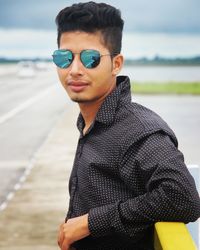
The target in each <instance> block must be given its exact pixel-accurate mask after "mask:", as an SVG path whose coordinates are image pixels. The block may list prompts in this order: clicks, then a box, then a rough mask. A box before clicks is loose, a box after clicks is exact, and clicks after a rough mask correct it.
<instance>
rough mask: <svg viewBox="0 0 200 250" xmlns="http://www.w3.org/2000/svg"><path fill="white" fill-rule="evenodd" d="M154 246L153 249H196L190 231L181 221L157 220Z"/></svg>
mask: <svg viewBox="0 0 200 250" xmlns="http://www.w3.org/2000/svg"><path fill="white" fill-rule="evenodd" d="M154 248H155V250H197V246H196V245H195V242H194V240H193V239H192V236H191V235H190V232H189V231H188V229H187V227H186V225H185V224H184V223H181V222H157V223H156V224H155V233H154Z"/></svg>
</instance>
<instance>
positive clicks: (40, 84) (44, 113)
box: [0, 67, 68, 203]
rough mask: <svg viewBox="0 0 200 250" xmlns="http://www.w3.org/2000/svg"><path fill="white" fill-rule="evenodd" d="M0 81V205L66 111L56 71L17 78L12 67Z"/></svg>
mask: <svg viewBox="0 0 200 250" xmlns="http://www.w3.org/2000/svg"><path fill="white" fill-rule="evenodd" d="M8 72H9V75H8V74H4V75H2V76H1V77H0V183H1V189H0V203H1V202H2V201H3V200H4V198H5V196H6V194H7V193H8V192H9V191H10V189H12V188H13V186H14V184H15V182H16V181H17V180H18V179H19V177H20V175H21V174H22V172H23V171H24V168H25V167H26V166H27V165H28V164H29V162H30V160H31V159H32V158H33V156H34V154H35V153H36V152H37V150H38V148H39V147H40V146H41V145H42V143H43V141H44V140H45V138H46V136H47V134H48V133H49V131H50V130H51V128H53V126H54V124H55V122H56V121H57V119H58V118H59V117H60V115H61V114H62V113H63V112H64V110H65V109H66V105H67V102H68V99H67V98H66V94H65V92H64V91H63V89H62V87H61V86H60V85H59V83H58V80H57V76H56V73H55V71H52V69H50V70H47V71H37V72H36V76H35V77H34V78H18V77H17V76H16V74H15V71H14V69H13V67H10V71H8Z"/></svg>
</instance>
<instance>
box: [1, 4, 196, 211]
mask: <svg viewBox="0 0 200 250" xmlns="http://www.w3.org/2000/svg"><path fill="white" fill-rule="evenodd" d="M77 2H79V1H70V0H59V1H56V0H34V1H33V0H29V1H27V0H17V1H15V0H0V182H1V188H0V208H1V210H3V209H4V208H5V206H4V205H5V204H4V201H5V200H6V199H7V197H8V194H9V193H10V192H11V191H12V189H13V186H14V185H15V184H16V183H17V182H18V180H19V178H20V177H21V176H22V174H23V173H24V170H25V169H26V167H27V165H29V164H30V162H31V161H32V159H34V157H35V155H36V154H37V152H38V151H39V149H40V147H41V145H42V144H43V143H44V141H45V139H46V138H47V135H48V134H49V132H50V131H51V130H52V129H53V128H54V127H55V124H56V122H57V121H58V119H59V118H60V117H61V116H62V114H63V113H64V112H65V111H66V110H67V109H68V107H69V105H70V104H69V103H70V101H69V100H68V97H67V95H66V94H65V92H64V90H63V89H62V87H61V86H60V83H59V81H58V78H57V75H56V68H55V67H54V65H53V64H52V62H51V55H52V52H53V51H54V50H55V49H56V48H57V44H56V38H57V37H56V35H57V34H56V25H55V21H54V20H55V17H56V15H57V13H58V12H59V11H60V10H61V9H62V8H64V7H66V6H68V5H71V4H73V3H77ZM82 2H86V1H82ZM96 2H102V1H96ZM105 2H106V3H108V4H111V5H114V6H116V7H117V8H119V9H120V10H121V12H122V17H123V19H124V21H125V27H124V36H123V47H122V53H123V54H124V56H125V59H126V60H125V65H124V68H123V70H122V72H121V74H125V75H128V76H129V77H130V78H131V82H132V90H133V101H136V102H139V103H141V104H143V105H145V106H147V107H149V108H151V109H153V110H154V111H156V112H157V113H158V114H160V115H161V116H162V117H163V118H164V119H165V120H166V121H167V123H168V124H169V125H170V127H171V128H172V129H173V130H174V131H175V133H176V135H177V137H178V140H179V148H180V150H181V151H182V152H183V153H184V155H185V162H186V164H187V165H193V168H195V169H196V166H197V165H200V153H199V148H200V133H199V128H200V15H199V13H200V1H199V0H168V1H165V0H151V1H148V0H126V1H122V0H110V1H109V0H107V1H105ZM69 121H70V117H69ZM195 171H196V170H195ZM195 173H196V174H195V175H196V177H195V178H196V182H197V183H198V177H197V172H195ZM198 188H199V186H198ZM1 204H4V205H3V206H1Z"/></svg>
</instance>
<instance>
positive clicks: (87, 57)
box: [81, 50, 101, 69]
mask: <svg viewBox="0 0 200 250" xmlns="http://www.w3.org/2000/svg"><path fill="white" fill-rule="evenodd" d="M100 58H101V56H100V54H99V52H98V51H96V50H83V51H82V52H81V62H82V63H83V65H84V66H85V67H86V68H88V69H92V68H95V67H97V65H99V63H100Z"/></svg>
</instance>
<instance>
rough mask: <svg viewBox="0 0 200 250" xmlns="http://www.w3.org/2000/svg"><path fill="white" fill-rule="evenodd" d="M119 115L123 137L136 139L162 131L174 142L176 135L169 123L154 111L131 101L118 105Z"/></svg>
mask: <svg viewBox="0 0 200 250" xmlns="http://www.w3.org/2000/svg"><path fill="white" fill-rule="evenodd" d="M118 115H119V117H121V119H119V120H120V123H121V124H122V128H123V129H122V130H123V134H124V138H127V139H131V140H133V139H134V140H138V139H140V138H142V137H145V136H147V135H150V134H153V133H156V132H162V133H166V134H168V135H169V136H170V137H171V138H172V139H173V141H174V142H175V144H177V140H176V136H175V134H174V132H173V130H172V129H171V128H170V127H169V125H168V124H167V123H166V121H164V120H163V119H162V118H161V117H160V116H159V115H158V114H157V113H156V112H154V111H152V110H151V109H149V108H147V107H145V106H142V105H140V104H138V103H135V102H132V103H128V104H125V105H123V106H121V107H120V109H119V113H118Z"/></svg>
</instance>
